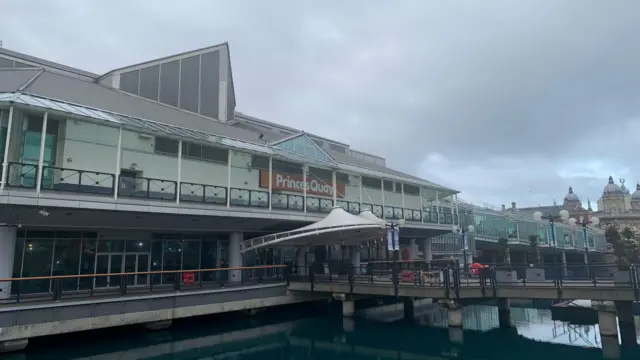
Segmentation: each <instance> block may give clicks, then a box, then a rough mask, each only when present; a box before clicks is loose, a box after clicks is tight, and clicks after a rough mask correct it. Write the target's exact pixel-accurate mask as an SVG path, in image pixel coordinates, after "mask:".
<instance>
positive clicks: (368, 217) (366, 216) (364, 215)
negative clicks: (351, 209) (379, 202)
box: [359, 210, 387, 226]
mask: <svg viewBox="0 0 640 360" xmlns="http://www.w3.org/2000/svg"><path fill="white" fill-rule="evenodd" d="M359 216H360V217H361V218H363V219H366V220H369V221H371V222H374V223H376V224H380V225H381V226H386V224H387V222H386V221H385V220H382V219H380V218H379V217H377V216H375V214H374V213H372V212H371V210H364V211H363V212H361V213H360V215H359Z"/></svg>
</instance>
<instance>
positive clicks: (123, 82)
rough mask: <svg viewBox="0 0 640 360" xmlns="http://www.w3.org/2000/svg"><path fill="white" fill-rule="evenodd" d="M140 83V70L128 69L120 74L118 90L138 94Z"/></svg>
mask: <svg viewBox="0 0 640 360" xmlns="http://www.w3.org/2000/svg"><path fill="white" fill-rule="evenodd" d="M139 84H140V71H138V70H135V71H129V72H126V73H122V74H120V90H122V91H126V92H128V93H129V94H135V95H138V85H139Z"/></svg>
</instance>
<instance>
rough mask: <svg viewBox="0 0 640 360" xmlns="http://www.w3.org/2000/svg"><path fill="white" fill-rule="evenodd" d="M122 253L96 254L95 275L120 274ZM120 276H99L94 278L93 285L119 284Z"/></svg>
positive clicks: (107, 285) (99, 286) (109, 285)
mask: <svg viewBox="0 0 640 360" xmlns="http://www.w3.org/2000/svg"><path fill="white" fill-rule="evenodd" d="M122 265H123V264H122V254H98V256H97V259H96V272H95V274H96V275H99V274H121V273H122V270H123V266H122ZM120 281H121V277H120V276H119V275H118V276H99V277H96V278H95V281H94V287H96V288H101V287H112V286H120Z"/></svg>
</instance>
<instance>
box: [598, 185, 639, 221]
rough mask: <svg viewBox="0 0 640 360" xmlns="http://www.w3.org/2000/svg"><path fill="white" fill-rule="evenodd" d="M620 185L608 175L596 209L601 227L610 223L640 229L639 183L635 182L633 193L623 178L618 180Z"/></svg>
mask: <svg viewBox="0 0 640 360" xmlns="http://www.w3.org/2000/svg"><path fill="white" fill-rule="evenodd" d="M619 182H620V185H618V184H616V183H615V182H614V181H613V177H612V176H609V182H608V184H607V185H605V187H604V189H603V190H602V197H601V198H600V199H599V200H598V211H597V212H596V213H595V215H596V216H598V218H600V224H601V227H602V228H606V227H608V226H610V225H613V226H615V227H616V228H618V229H622V228H624V227H629V228H631V229H633V230H634V231H636V232H637V231H638V230H640V183H639V184H636V190H635V191H634V192H633V194H632V193H631V192H630V191H629V189H627V187H626V186H625V180H624V179H620V180H619Z"/></svg>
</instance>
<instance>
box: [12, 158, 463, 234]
mask: <svg viewBox="0 0 640 360" xmlns="http://www.w3.org/2000/svg"><path fill="white" fill-rule="evenodd" d="M7 170H8V171H7V184H6V186H7V187H20V188H27V189H34V188H35V187H36V184H37V173H38V165H37V164H23V163H17V162H12V163H9V166H8V169H7ZM42 173H43V174H42V186H41V189H42V190H48V191H63V192H73V193H79V194H82V193H84V194H94V195H113V193H114V189H115V186H116V177H115V175H114V174H110V173H102V172H96V171H85V170H79V169H67V168H61V167H54V166H43V171H42ZM117 183H118V195H119V196H121V197H131V198H144V199H154V200H171V201H175V200H176V199H177V198H179V199H180V201H182V202H193V203H204V204H213V205H226V204H227V203H229V204H230V205H231V206H243V207H256V208H269V202H271V208H272V209H282V210H293V211H304V209H305V203H304V201H305V200H304V196H303V195H302V194H285V193H281V192H277V191H274V192H272V194H271V199H270V198H269V192H268V191H265V190H250V189H243V188H235V187H232V188H230V189H228V188H227V187H226V186H219V185H205V184H198V183H190V182H181V183H180V185H179V186H178V183H177V181H174V180H164V179H155V178H145V177H129V176H120V178H119V180H118V181H117ZM337 205H338V206H340V207H342V208H343V209H345V210H346V211H347V212H349V213H351V214H354V215H358V214H360V213H361V212H362V211H364V210H370V211H371V212H372V213H373V214H374V215H376V216H377V217H379V218H381V219H387V220H399V219H405V220H407V221H410V222H425V223H433V224H436V223H438V219H440V223H441V224H453V217H452V215H451V214H450V213H448V212H441V213H440V214H438V213H437V212H435V211H421V210H419V209H410V208H402V207H397V206H390V205H386V206H382V205H376V204H371V203H361V202H359V201H348V200H344V199H338V200H337ZM332 208H333V199H332V198H325V197H317V196H307V198H306V210H307V212H311V213H329V212H330V211H331V209H332Z"/></svg>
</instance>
